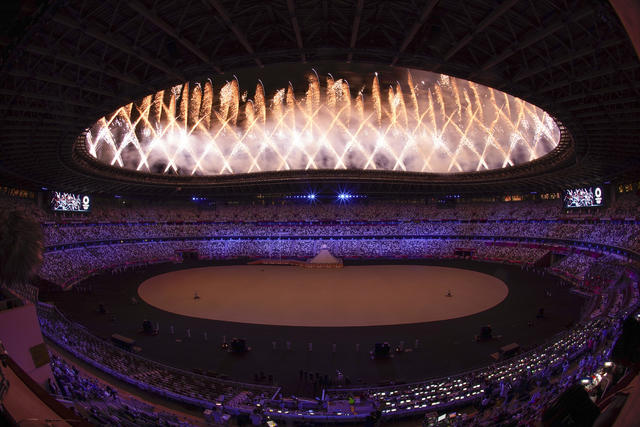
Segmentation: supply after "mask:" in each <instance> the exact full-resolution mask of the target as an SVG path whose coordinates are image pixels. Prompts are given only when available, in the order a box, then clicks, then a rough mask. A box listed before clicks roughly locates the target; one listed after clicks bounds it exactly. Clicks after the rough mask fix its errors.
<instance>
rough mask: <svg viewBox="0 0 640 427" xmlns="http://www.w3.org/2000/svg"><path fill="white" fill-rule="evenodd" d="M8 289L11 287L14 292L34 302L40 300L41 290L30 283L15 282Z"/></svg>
mask: <svg viewBox="0 0 640 427" xmlns="http://www.w3.org/2000/svg"><path fill="white" fill-rule="evenodd" d="M7 289H9V290H10V291H11V292H12V293H13V294H15V295H17V296H19V297H20V298H22V299H24V300H27V301H29V302H31V303H33V304H35V303H37V302H38V294H39V292H40V290H39V289H38V288H37V287H35V286H33V285H30V284H28V283H21V284H13V285H11V286H9V287H8V288H7Z"/></svg>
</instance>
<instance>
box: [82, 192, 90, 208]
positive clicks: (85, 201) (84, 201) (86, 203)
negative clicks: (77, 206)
mask: <svg viewBox="0 0 640 427" xmlns="http://www.w3.org/2000/svg"><path fill="white" fill-rule="evenodd" d="M82 210H84V211H86V210H89V196H83V197H82Z"/></svg>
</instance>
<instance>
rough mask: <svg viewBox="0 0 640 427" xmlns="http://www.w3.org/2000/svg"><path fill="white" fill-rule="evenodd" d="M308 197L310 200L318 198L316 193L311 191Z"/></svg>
mask: <svg viewBox="0 0 640 427" xmlns="http://www.w3.org/2000/svg"><path fill="white" fill-rule="evenodd" d="M307 199H309V200H315V199H316V195H315V193H309V194H307Z"/></svg>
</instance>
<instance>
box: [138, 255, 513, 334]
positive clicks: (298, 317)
mask: <svg viewBox="0 0 640 427" xmlns="http://www.w3.org/2000/svg"><path fill="white" fill-rule="evenodd" d="M449 291H450V292H451V296H447V294H448V293H449ZM196 293H197V295H198V297H199V298H197V299H196V298H194V296H195V294H196ZM508 293H509V290H508V288H507V285H506V284H505V283H504V282H503V281H502V280H500V279H498V278H497V277H494V276H491V275H488V274H484V273H480V272H478V271H472V270H464V269H458V268H447V267H436V266H423V265H369V266H350V267H345V268H341V269H305V268H300V267H293V266H265V265H256V266H229V267H204V268H193V269H187V270H179V271H172V272H170V273H165V274H161V275H158V276H154V277H151V278H150V279H148V280H146V281H144V282H143V283H142V284H141V285H140V287H139V288H138V294H139V295H140V297H141V298H142V299H143V300H144V301H145V302H146V303H148V304H150V305H152V306H154V307H156V308H158V309H161V310H165V311H168V312H171V313H175V314H180V315H184V316H190V317H197V318H203V319H211V320H220V321H227V322H238V323H250V324H262V325H279V326H314V327H343V326H381V325H400V324H409V323H424V322H433V321H440V320H448V319H455V318H460V317H464V316H470V315H472V314H476V313H479V312H482V311H485V310H488V309H490V308H492V307H495V306H496V305H498V304H499V303H501V302H502V301H503V300H504V299H505V298H506V297H507V295H508Z"/></svg>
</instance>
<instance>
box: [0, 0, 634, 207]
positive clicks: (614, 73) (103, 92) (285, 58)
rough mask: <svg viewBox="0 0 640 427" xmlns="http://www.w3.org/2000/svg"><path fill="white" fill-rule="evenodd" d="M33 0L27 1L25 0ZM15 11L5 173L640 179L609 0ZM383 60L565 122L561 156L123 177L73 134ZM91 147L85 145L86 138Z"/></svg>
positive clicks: (250, 179)
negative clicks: (388, 167)
mask: <svg viewBox="0 0 640 427" xmlns="http://www.w3.org/2000/svg"><path fill="white" fill-rule="evenodd" d="M23 4H29V2H27V3H23ZM32 4H33V7H32V8H31V9H29V8H25V7H23V8H22V9H16V10H15V11H14V13H13V14H5V16H7V17H6V18H5V19H6V20H7V22H5V24H6V25H3V28H4V30H2V31H3V34H2V39H1V40H2V41H3V42H4V45H5V46H4V48H3V51H2V59H1V61H2V62H1V64H0V94H1V95H2V101H0V110H1V113H0V135H2V136H1V137H0V176H1V177H2V179H3V181H4V182H6V183H8V184H13V185H19V186H26V187H31V188H39V187H40V186H47V187H50V188H51V187H55V188H58V189H62V190H68V191H87V192H105V193H127V192H128V193H145V194H166V192H167V190H168V189H171V190H172V191H176V189H178V188H181V189H183V191H186V190H187V189H189V190H191V189H194V188H197V189H199V190H202V191H205V190H207V191H214V192H227V193H234V192H237V191H243V192H265V193H266V192H275V191H287V190H289V189H291V190H293V189H295V188H299V186H300V185H308V184H309V183H310V182H315V181H319V182H336V183H343V182H354V183H358V185H360V186H362V188H363V191H368V192H380V193H386V192H391V193H397V192H398V191H405V192H411V193H413V192H415V193H420V192H441V191H458V192H469V191H478V192H496V191H512V190H527V191H528V190H537V191H544V190H546V189H548V190H556V189H558V188H560V187H561V186H565V185H566V186H569V185H580V184H589V183H594V182H600V181H608V180H614V181H615V180H616V179H618V180H620V179H630V178H637V177H638V176H640V149H639V148H638V145H637V140H638V135H639V134H640V61H639V59H638V56H637V54H636V52H635V51H634V48H633V45H632V42H631V40H630V39H629V35H628V34H627V32H626V31H625V28H624V26H623V25H622V23H621V22H620V20H619V18H618V15H617V14H616V12H615V10H614V9H613V7H612V6H611V5H610V4H609V3H608V2H603V1H597V0H593V1H585V0H580V1H576V0H573V1H569V0H566V1H550V0H539V1H538V0H537V1H526V0H502V1H492V0H484V1H483V0H473V1H472V0H425V1H419V2H418V1H383V0H367V1H365V0H356V1H340V0H331V1H329V0H280V1H268V2H265V1H257V0H253V1H251V0H249V1H222V0H201V1H191V2H183V1H153V2H152V1H149V0H126V1H125V0H123V1H109V2H104V1H98V0H84V1H83V0H69V1H66V2H55V1H41V2H39V3H38V2H37V1H35V0H34V1H33V2H32ZM324 61H332V62H334V63H353V64H357V63H373V64H379V65H380V66H381V67H389V66H392V67H393V66H398V67H400V66H402V67H408V68H416V69H424V70H432V71H438V72H441V73H445V74H449V75H452V76H456V77H461V78H464V79H469V80H472V81H476V82H478V83H481V84H484V85H487V86H490V87H494V88H497V89H500V90H503V91H505V92H507V93H509V94H512V95H514V96H518V97H520V98H522V99H525V100H527V101H528V102H531V103H533V104H535V105H537V106H539V107H541V108H543V109H544V110H546V111H547V112H549V113H550V114H551V115H553V116H554V117H555V118H556V119H557V120H558V121H559V123H561V124H562V125H563V127H564V130H563V139H562V140H561V143H560V145H559V146H558V148H557V149H556V150H554V151H553V152H552V153H551V154H549V155H547V156H546V157H544V158H542V159H540V160H536V161H534V162H531V163H528V164H525V165H521V166H516V167H512V168H506V169H501V170H494V171H487V172H481V173H464V174H454V175H446V174H428V175H425V174H405V173H401V174H398V173H393V172H375V171H373V172H372V171H367V172H366V173H363V172H362V171H353V170H343V171H330V172H326V171H312V172H305V173H299V172H295V173H294V172H283V173H264V174H252V175H251V176H248V175H247V176H234V177H229V176H221V177H213V178H212V177H208V178H205V177H178V176H154V175H151V174H147V175H140V174H136V173H135V172H131V173H126V172H122V171H120V172H119V173H118V174H117V175H114V174H113V171H112V170H111V169H110V168H108V167H104V168H100V167H98V166H96V165H95V164H92V163H91V162H89V161H88V157H87V156H86V155H85V154H86V153H85V154H83V153H82V152H81V150H77V149H74V146H75V141H76V138H77V137H78V135H80V134H81V133H82V132H83V131H84V130H85V129H86V128H87V127H88V126H90V125H91V124H92V123H94V122H95V121H96V120H97V119H98V118H99V117H101V116H103V115H105V114H107V113H108V112H110V111H113V110H115V109H116V108H117V107H119V106H120V105H123V104H125V103H128V102H130V101H131V100H134V99H140V98H141V97H143V96H145V95H148V94H150V93H153V92H155V91H157V90H159V89H164V88H167V87H170V86H171V85H174V84H179V83H183V82H185V81H194V80H202V79H205V78H206V77H208V76H211V75H212V74H214V75H215V74H221V75H229V73H232V72H236V71H237V70H242V69H246V68H256V67H257V68H260V67H263V66H265V65H268V64H278V63H293V62H297V63H305V64H309V67H312V66H313V64H316V63H321V62H324ZM81 145H82V144H78V146H81Z"/></svg>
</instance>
